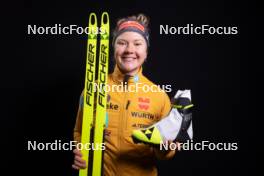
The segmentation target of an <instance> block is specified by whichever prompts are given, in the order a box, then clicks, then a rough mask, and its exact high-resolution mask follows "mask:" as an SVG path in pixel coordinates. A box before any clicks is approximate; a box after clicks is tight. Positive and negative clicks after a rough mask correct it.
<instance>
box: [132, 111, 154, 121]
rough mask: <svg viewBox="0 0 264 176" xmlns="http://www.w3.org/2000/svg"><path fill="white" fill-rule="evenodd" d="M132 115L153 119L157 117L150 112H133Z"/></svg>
mask: <svg viewBox="0 0 264 176" xmlns="http://www.w3.org/2000/svg"><path fill="white" fill-rule="evenodd" d="M131 116H132V117H138V118H146V119H151V120H153V119H154V118H155V116H154V114H151V113H148V112H131Z"/></svg>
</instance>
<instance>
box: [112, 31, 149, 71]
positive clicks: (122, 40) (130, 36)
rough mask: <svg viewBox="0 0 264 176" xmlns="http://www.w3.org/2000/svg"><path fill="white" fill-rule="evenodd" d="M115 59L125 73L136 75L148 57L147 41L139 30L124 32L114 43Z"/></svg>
mask: <svg viewBox="0 0 264 176" xmlns="http://www.w3.org/2000/svg"><path fill="white" fill-rule="evenodd" d="M114 48H115V51H114V56H115V61H116V64H117V65H118V67H119V69H121V71H122V72H123V73H125V74H129V75H135V74H136V73H137V72H138V70H139V69H140V67H141V65H142V64H143V63H144V61H145V59H146V58H147V43H146V41H145V39H144V37H143V36H142V35H140V34H139V33H137V32H124V33H122V34H121V35H119V36H118V37H117V39H116V41H115V45H114Z"/></svg>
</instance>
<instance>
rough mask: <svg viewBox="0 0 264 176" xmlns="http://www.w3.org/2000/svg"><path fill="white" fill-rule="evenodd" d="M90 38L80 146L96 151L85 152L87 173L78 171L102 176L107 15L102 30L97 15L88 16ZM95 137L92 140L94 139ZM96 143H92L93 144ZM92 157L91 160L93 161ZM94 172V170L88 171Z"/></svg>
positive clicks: (84, 174)
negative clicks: (98, 38) (96, 77)
mask: <svg viewBox="0 0 264 176" xmlns="http://www.w3.org/2000/svg"><path fill="white" fill-rule="evenodd" d="M88 28H89V34H88V42H87V55H86V74H85V86H84V97H83V98H84V107H83V122H82V136H81V142H82V144H83V146H87V144H90V145H88V146H90V149H93V151H90V152H92V154H91V153H90V152H89V150H88V149H86V148H83V149H82V151H81V152H82V154H83V159H84V160H85V161H86V165H87V167H86V169H81V170H80V171H79V176H88V174H92V176H101V175H102V169H103V167H102V166H103V150H102V149H104V147H103V142H104V141H103V139H104V128H105V118H106V103H107V93H106V91H105V90H106V89H105V87H106V85H107V77H108V76H107V75H108V60H109V34H110V29H109V15H108V13H107V12H104V13H103V14H102V16H101V26H100V29H99V28H98V26H97V17H96V14H95V13H91V14H90V16H89V25H88ZM98 33H100V48H99V62H98V71H97V74H98V81H97V86H95V75H96V59H97V57H96V52H97V50H96V46H97V34H98ZM95 88H97V89H96V92H97V96H96V114H95V120H94V109H95V107H94V100H95V99H94V95H95V94H94V93H95ZM92 135H93V136H92ZM91 142H93V143H91ZM89 156H92V157H91V158H90V157H89ZM88 169H92V170H88Z"/></svg>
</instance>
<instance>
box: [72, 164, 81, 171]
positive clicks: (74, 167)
mask: <svg viewBox="0 0 264 176" xmlns="http://www.w3.org/2000/svg"><path fill="white" fill-rule="evenodd" d="M72 168H73V169H76V170H79V169H80V167H78V166H76V165H75V164H73V165H72Z"/></svg>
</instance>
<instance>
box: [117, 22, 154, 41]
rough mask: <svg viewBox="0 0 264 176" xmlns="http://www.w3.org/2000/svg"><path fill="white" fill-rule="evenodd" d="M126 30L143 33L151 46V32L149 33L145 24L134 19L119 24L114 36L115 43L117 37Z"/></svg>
mask: <svg viewBox="0 0 264 176" xmlns="http://www.w3.org/2000/svg"><path fill="white" fill-rule="evenodd" d="M124 32H137V33H139V34H141V35H142V36H143V37H144V39H145V40H146V43H147V45H148V46H149V33H148V31H147V30H146V28H145V27H144V25H142V24H140V23H139V22H137V21H134V20H127V21H124V22H122V23H121V24H120V25H119V26H118V30H117V32H116V33H115V34H114V36H113V44H114V43H115V40H116V38H117V37H118V36H119V35H120V34H122V33H124Z"/></svg>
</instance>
